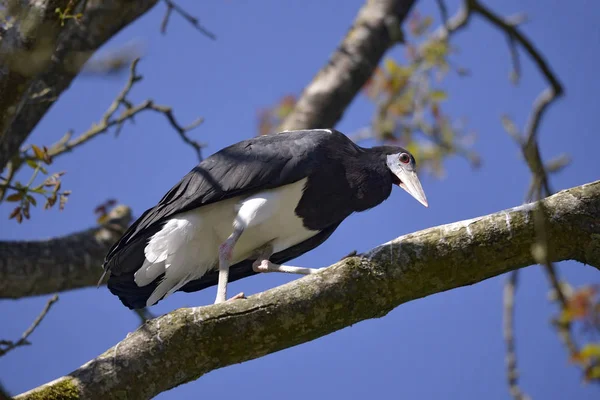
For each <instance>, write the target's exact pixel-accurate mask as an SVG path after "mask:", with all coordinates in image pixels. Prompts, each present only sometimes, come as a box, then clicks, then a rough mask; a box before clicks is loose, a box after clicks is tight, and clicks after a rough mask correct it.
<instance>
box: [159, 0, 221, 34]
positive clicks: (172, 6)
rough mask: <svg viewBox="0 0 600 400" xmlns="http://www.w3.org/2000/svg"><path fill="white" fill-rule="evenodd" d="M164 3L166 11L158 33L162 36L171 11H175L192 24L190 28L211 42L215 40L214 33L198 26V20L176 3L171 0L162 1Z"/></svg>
mask: <svg viewBox="0 0 600 400" xmlns="http://www.w3.org/2000/svg"><path fill="white" fill-rule="evenodd" d="M164 2H165V4H166V5H167V11H166V12H165V16H164V17H163V20H162V22H161V24H160V32H161V33H162V34H163V35H164V34H165V33H166V32H167V25H168V24H169V18H170V17H171V13H172V12H173V11H175V12H176V13H178V14H179V15H181V16H182V17H183V18H185V19H186V20H187V21H188V22H189V23H190V24H192V26H194V28H196V29H197V30H198V31H200V32H201V33H202V34H204V35H205V36H206V37H208V38H210V39H212V40H216V39H217V37H216V36H215V34H214V33H212V32H210V31H209V30H208V29H206V28H205V27H203V26H202V25H200V20H198V18H196V17H194V16H193V15H191V14H189V13H188V12H187V11H185V10H184V9H183V8H182V7H180V6H179V5H177V3H175V2H174V1H172V0H164Z"/></svg>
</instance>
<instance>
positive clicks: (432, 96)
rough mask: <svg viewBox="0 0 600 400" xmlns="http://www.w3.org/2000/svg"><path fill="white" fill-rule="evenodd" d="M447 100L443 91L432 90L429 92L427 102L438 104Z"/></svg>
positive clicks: (446, 94)
mask: <svg viewBox="0 0 600 400" xmlns="http://www.w3.org/2000/svg"><path fill="white" fill-rule="evenodd" d="M447 99H448V93H446V92H445V91H443V90H432V91H431V92H429V100H431V101H435V102H440V101H444V100H447Z"/></svg>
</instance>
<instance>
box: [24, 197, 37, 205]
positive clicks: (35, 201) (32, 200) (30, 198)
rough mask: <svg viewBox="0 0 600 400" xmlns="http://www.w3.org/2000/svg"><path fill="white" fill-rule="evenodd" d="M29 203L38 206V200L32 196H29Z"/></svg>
mask: <svg viewBox="0 0 600 400" xmlns="http://www.w3.org/2000/svg"><path fill="white" fill-rule="evenodd" d="M26 197H27V201H29V202H30V203H31V204H33V206H34V207H35V206H37V200H36V199H35V197H33V196H31V195H29V194H28V195H27V196H26Z"/></svg>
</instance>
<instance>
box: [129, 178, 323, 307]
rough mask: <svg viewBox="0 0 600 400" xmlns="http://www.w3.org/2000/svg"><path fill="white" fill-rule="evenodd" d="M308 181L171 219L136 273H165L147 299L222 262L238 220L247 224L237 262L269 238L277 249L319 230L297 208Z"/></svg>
mask: <svg viewBox="0 0 600 400" xmlns="http://www.w3.org/2000/svg"><path fill="white" fill-rule="evenodd" d="M305 183H306V179H303V180H301V181H298V182H295V183H292V184H289V185H286V186H281V187H278V188H275V189H270V190H265V191H262V192H260V193H257V194H255V195H252V196H249V197H245V198H243V197H235V198H232V199H228V200H225V201H220V202H217V203H213V204H210V205H207V206H203V207H200V208H198V209H196V210H192V211H188V212H185V213H181V214H178V215H177V216H176V217H174V218H171V219H170V220H169V221H167V223H166V224H165V225H164V227H163V228H162V229H161V230H160V231H159V232H157V233H156V234H155V235H154V236H152V238H151V239H150V241H149V242H148V245H147V246H146V248H145V250H144V253H145V256H146V260H145V261H144V264H143V265H142V267H141V268H140V269H139V270H138V271H137V272H136V273H135V282H136V284H137V285H138V286H145V285H148V284H150V283H151V282H152V281H153V280H154V279H156V278H157V277H158V276H160V275H161V274H163V273H164V274H165V276H164V279H163V280H162V282H161V283H160V284H159V285H158V287H157V288H156V289H155V290H154V292H153V293H152V296H150V298H149V299H148V301H147V305H148V306H150V305H152V304H154V303H156V301H158V300H160V299H161V298H162V297H163V296H164V297H166V296H168V295H170V294H172V293H173V292H175V291H176V290H177V289H179V288H181V287H182V286H183V285H185V284H186V283H187V282H189V281H191V280H194V279H198V278H200V277H201V276H202V275H204V274H205V273H206V272H207V271H208V270H210V269H212V268H215V267H218V259H219V255H218V251H219V245H220V244H221V243H223V242H225V240H227V238H228V237H229V235H230V234H231V233H232V232H233V224H234V221H235V220H237V221H238V223H241V224H242V225H244V226H247V228H246V229H245V230H244V232H243V233H242V235H241V236H240V238H239V240H238V242H237V244H236V245H235V247H234V251H233V257H232V260H231V264H232V265H233V264H235V263H237V262H240V261H243V260H245V259H247V258H249V257H251V256H252V255H253V253H254V251H255V250H256V249H258V248H260V247H262V246H264V245H265V244H267V243H271V245H272V246H273V253H277V252H279V251H282V250H285V249H287V248H289V247H291V246H294V245H296V244H298V243H301V242H303V241H304V240H306V239H308V238H310V237H312V236H314V235H316V234H317V233H319V231H312V230H308V229H306V228H305V227H304V226H303V225H302V220H301V219H300V218H299V217H298V216H297V215H296V214H295V212H294V209H295V208H296V206H297V205H298V202H299V201H300V198H301V197H302V192H303V189H304V185H305Z"/></svg>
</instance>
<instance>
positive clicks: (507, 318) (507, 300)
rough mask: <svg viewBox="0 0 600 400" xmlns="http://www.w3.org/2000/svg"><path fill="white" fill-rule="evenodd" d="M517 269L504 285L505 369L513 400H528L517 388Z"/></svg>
mask: <svg viewBox="0 0 600 400" xmlns="http://www.w3.org/2000/svg"><path fill="white" fill-rule="evenodd" d="M518 276H519V271H513V272H511V273H510V274H509V277H508V280H507V281H506V284H505V285H504V301H503V303H504V316H503V321H504V329H503V331H504V342H505V343H506V369H507V371H508V373H507V378H508V388H509V392H510V394H511V396H512V397H513V398H514V399H515V400H529V399H530V397H529V396H528V395H527V394H525V393H523V392H522V391H521V388H519V372H518V370H517V353H516V351H515V334H514V329H515V328H514V320H515V292H516V290H517V282H518Z"/></svg>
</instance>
